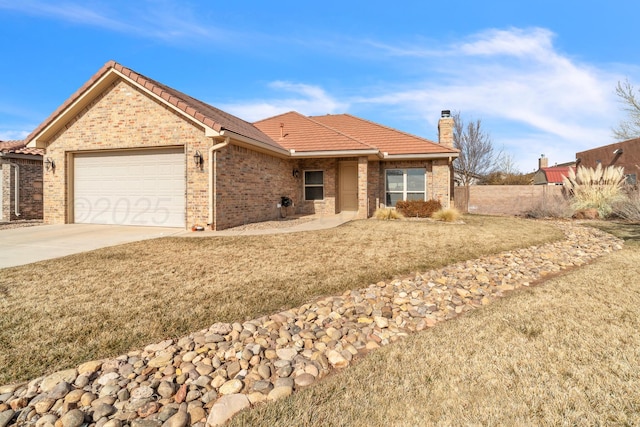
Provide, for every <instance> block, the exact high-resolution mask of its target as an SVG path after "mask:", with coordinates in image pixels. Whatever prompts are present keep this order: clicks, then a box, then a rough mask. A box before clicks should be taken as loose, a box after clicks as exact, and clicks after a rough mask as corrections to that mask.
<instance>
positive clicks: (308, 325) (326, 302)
mask: <svg viewBox="0 0 640 427" xmlns="http://www.w3.org/2000/svg"><path fill="white" fill-rule="evenodd" d="M558 227H560V228H561V229H562V230H563V231H564V233H565V235H566V240H563V241H559V242H555V243H550V244H545V245H540V246H532V247H529V248H526V249H519V250H514V251H509V252H503V253H500V254H496V255H491V256H487V257H483V258H480V259H475V260H470V261H464V262H460V263H456V264H453V265H450V266H447V267H444V268H441V269H438V270H432V271H428V272H426V273H418V274H415V275H413V276H411V277H407V278H404V279H395V280H391V281H388V282H379V283H375V284H371V285H370V286H368V287H367V288H364V289H360V290H353V291H347V292H345V293H344V294H342V295H340V296H331V297H326V298H322V299H320V300H318V301H315V302H313V303H309V304H305V305H302V306H301V307H297V308H292V309H290V310H286V311H283V312H281V313H277V314H274V315H271V316H264V317H261V318H259V319H254V320H250V321H247V322H244V323H239V322H238V323H231V324H228V323H217V324H214V325H212V326H211V327H210V328H208V329H203V330H201V331H198V332H195V333H193V334H191V335H189V336H186V337H183V338H180V339H175V340H166V341H163V342H160V343H157V344H152V345H149V346H147V347H145V348H144V349H143V350H136V351H131V352H129V353H128V354H125V355H122V356H120V357H116V358H112V359H105V360H98V361H90V362H87V363H84V364H82V365H80V366H78V367H76V368H73V369H68V370H64V371H60V372H56V373H53V374H50V375H47V376H43V377H40V378H37V379H34V380H32V381H29V382H25V383H21V384H13V385H7V386H0V427H5V426H8V425H20V426H22V425H24V426H32V425H35V426H42V427H44V426H56V427H76V426H82V425H88V426H96V427H119V426H132V427H146V426H149V427H155V426H169V427H182V426H190V425H192V426H197V427H205V426H208V425H211V426H216V425H222V424H224V423H225V422H226V421H227V420H228V419H230V418H231V417H232V416H233V415H234V414H235V413H237V412H238V411H241V410H243V409H245V408H249V407H250V406H252V405H258V404H261V403H262V402H268V401H271V400H276V399H279V398H281V397H285V396H288V395H290V394H291V393H292V392H294V391H295V390H297V389H301V388H304V387H307V386H309V385H311V384H313V383H314V382H316V381H318V380H320V379H321V378H323V377H324V376H326V375H327V374H329V373H330V372H331V371H332V370H334V369H343V368H346V367H347V366H349V365H350V364H351V363H352V362H353V361H354V359H355V358H356V357H358V356H361V355H363V354H366V353H367V352H368V351H372V350H375V349H377V348H379V347H380V346H384V345H387V344H390V343H393V342H395V341H398V340H400V339H402V338H403V337H405V336H407V335H408V334H410V333H413V332H416V331H421V330H424V329H427V328H429V327H432V326H434V325H435V324H437V323H438V322H441V321H444V320H448V319H452V318H454V317H456V316H458V315H460V314H462V313H464V312H466V311H469V310H473V309H475V308H479V307H482V306H483V305H486V304H490V303H491V301H493V300H494V299H496V298H499V297H502V296H504V295H505V294H506V293H508V292H510V291H513V290H515V289H518V288H520V287H526V286H530V285H531V284H532V283H534V282H535V281H538V280H540V279H541V278H543V277H545V276H547V275H550V274H554V273H558V272H560V271H562V270H564V269H567V268H572V267H577V266H581V265H584V264H586V263H588V262H590V261H592V260H594V259H596V258H598V257H600V256H602V255H605V254H607V253H610V252H612V251H614V250H618V249H621V248H622V245H623V242H622V240H620V239H617V238H615V237H614V236H611V235H609V234H606V233H604V232H601V231H599V230H596V229H594V228H590V227H582V226H579V225H576V224H575V223H571V222H561V223H558ZM6 369H10V367H6Z"/></svg>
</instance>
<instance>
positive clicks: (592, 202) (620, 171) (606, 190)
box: [562, 163, 626, 218]
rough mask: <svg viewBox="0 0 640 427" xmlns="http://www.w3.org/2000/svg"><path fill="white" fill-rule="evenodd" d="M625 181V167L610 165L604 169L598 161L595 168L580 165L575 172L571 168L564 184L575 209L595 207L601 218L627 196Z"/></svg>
mask: <svg viewBox="0 0 640 427" xmlns="http://www.w3.org/2000/svg"><path fill="white" fill-rule="evenodd" d="M624 181H625V176H624V168H622V167H620V166H609V167H607V168H604V169H603V168H602V164H600V163H598V166H597V167H596V168H595V169H593V168H589V167H584V166H578V170H577V171H576V172H574V170H573V168H569V176H565V177H563V179H562V185H564V188H565V189H566V190H568V193H569V194H570V195H571V196H572V198H573V199H572V203H571V206H572V207H573V208H574V209H576V210H581V209H589V208H594V209H597V210H598V215H600V217H601V218H606V217H608V216H609V215H610V214H611V212H612V211H613V205H614V204H615V203H616V202H620V201H621V200H624V199H625V198H626V195H625V194H624V191H623V186H624Z"/></svg>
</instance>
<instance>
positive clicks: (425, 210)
mask: <svg viewBox="0 0 640 427" xmlns="http://www.w3.org/2000/svg"><path fill="white" fill-rule="evenodd" d="M440 209H442V204H441V203H440V202H439V201H438V200H434V199H432V200H427V201H426V202H425V201H424V200H407V201H399V202H398V203H396V210H398V211H400V213H402V215H404V216H406V217H407V218H430V217H431V215H433V213H434V212H437V211H439V210H440Z"/></svg>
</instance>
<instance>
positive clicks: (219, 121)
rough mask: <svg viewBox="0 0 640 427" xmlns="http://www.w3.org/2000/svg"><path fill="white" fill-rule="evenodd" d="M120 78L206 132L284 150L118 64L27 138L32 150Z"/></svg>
mask: <svg viewBox="0 0 640 427" xmlns="http://www.w3.org/2000/svg"><path fill="white" fill-rule="evenodd" d="M118 78H121V79H125V80H127V81H129V82H130V83H132V84H133V85H134V86H136V87H138V88H140V89H142V90H143V91H144V92H146V93H147V94H148V95H149V96H153V97H155V98H156V99H157V100H159V101H160V102H162V103H164V104H166V105H168V106H170V107H172V108H173V109H174V110H175V111H176V112H178V113H180V114H182V115H184V116H185V117H187V118H189V119H191V120H193V121H194V122H196V123H198V124H200V125H201V126H203V127H204V128H205V131H206V129H207V128H209V129H211V130H213V131H215V132H217V133H220V132H223V131H225V130H228V131H230V132H233V133H235V134H237V135H241V136H243V137H245V138H248V139H250V140H253V141H256V142H259V143H262V144H265V145H267V146H269V147H271V148H272V149H274V150H283V148H282V147H281V146H280V145H278V144H277V143H275V142H274V141H273V140H272V139H271V138H269V137H268V136H267V135H265V134H264V133H262V132H261V131H260V130H259V129H257V128H256V127H255V126H253V125H252V124H251V123H249V122H246V121H244V120H242V119H240V118H238V117H236V116H234V115H232V114H229V113H226V112H224V111H222V110H220V109H218V108H215V107H213V106H211V105H209V104H206V103H204V102H202V101H200V100H197V99H195V98H193V97H191V96H189V95H186V94H184V93H182V92H180V91H177V90H175V89H173V88H170V87H169V86H166V85H163V84H162V83H159V82H157V81H155V80H152V79H150V78H148V77H145V76H143V75H142V74H139V73H137V72H135V71H133V70H131V69H129V68H126V67H124V66H122V65H120V64H118V63H117V62H115V61H109V62H107V63H106V64H105V65H104V66H103V67H102V68H101V69H100V70H98V72H97V73H96V74H94V75H93V76H92V77H91V78H90V79H89V80H88V81H87V82H86V83H85V84H84V85H82V86H81V87H80V88H79V89H78V90H77V91H76V92H75V93H74V94H73V95H71V96H70V97H69V98H68V99H67V100H66V101H65V102H64V103H63V104H62V105H60V107H58V108H57V109H56V110H55V111H54V112H53V113H52V114H51V115H50V116H49V117H48V118H47V119H46V120H45V121H44V122H42V123H41V124H40V126H38V127H37V128H36V129H35V130H34V131H33V132H31V134H30V135H29V136H27V138H26V141H27V143H28V144H29V146H31V147H33V146H38V147H44V146H45V144H46V142H47V139H48V138H50V137H51V136H53V134H54V133H55V132H57V130H58V129H60V128H61V127H62V126H64V124H65V123H66V122H68V120H70V119H71V118H72V117H74V116H75V115H76V114H78V112H80V111H81V110H82V108H84V106H86V105H87V104H88V103H89V102H90V101H91V100H92V99H94V98H95V96H97V94H99V93H101V92H102V91H103V90H104V89H105V88H106V87H107V86H108V85H110V84H111V83H113V82H114V81H115V80H116V79H118Z"/></svg>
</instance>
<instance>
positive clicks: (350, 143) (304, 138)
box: [254, 111, 375, 152]
mask: <svg viewBox="0 0 640 427" xmlns="http://www.w3.org/2000/svg"><path fill="white" fill-rule="evenodd" d="M254 126H256V127H257V128H258V129H260V130H261V131H262V132H264V133H265V134H267V135H268V136H270V137H271V139H273V140H274V141H276V142H277V143H278V144H280V145H281V146H283V147H285V148H286V149H288V150H291V149H293V150H295V151H296V152H309V151H344V150H349V151H351V150H375V147H372V146H371V145H369V144H367V143H365V142H363V141H360V140H358V139H357V138H353V137H351V136H348V135H345V134H343V133H342V132H340V131H339V130H336V129H333V128H331V127H329V126H326V125H324V124H322V123H318V122H317V121H315V120H313V119H311V118H309V117H306V116H303V115H302V114H300V113H296V112H295V111H291V112H288V113H284V114H281V115H279V116H275V117H270V118H268V119H264V120H260V121H259V122H255V123H254Z"/></svg>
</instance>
